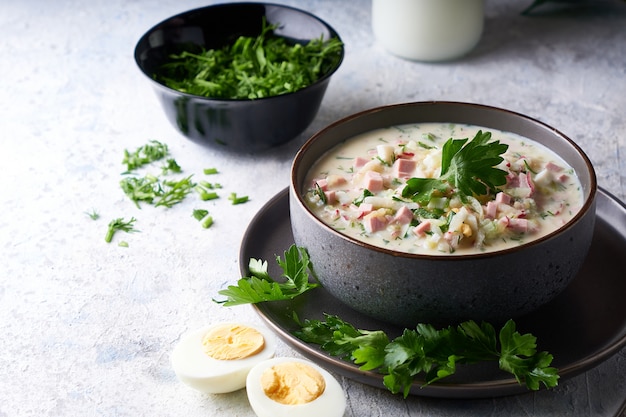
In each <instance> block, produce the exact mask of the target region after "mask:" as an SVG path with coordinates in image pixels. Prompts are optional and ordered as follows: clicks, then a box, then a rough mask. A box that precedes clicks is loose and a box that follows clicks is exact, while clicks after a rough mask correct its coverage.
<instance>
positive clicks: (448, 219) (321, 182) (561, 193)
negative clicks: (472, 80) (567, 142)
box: [304, 123, 583, 255]
mask: <svg viewBox="0 0 626 417" xmlns="http://www.w3.org/2000/svg"><path fill="white" fill-rule="evenodd" d="M485 134H490V135H491V137H490V138H489V137H488V135H485ZM479 136H482V139H483V140H482V142H481V143H482V147H479V148H476V147H474V153H471V151H470V148H471V146H470V144H472V142H474V140H475V137H479ZM452 139H454V142H455V143H456V147H455V146H452V144H450V143H449V145H450V146H449V147H444V144H445V143H446V142H452ZM459 139H467V142H465V143H464V144H463V143H462V142H460V141H459ZM449 140H450V141H449ZM477 143H478V141H476V142H475V144H477ZM459 144H463V146H462V147H461V146H460V145H459ZM465 148H467V149H465ZM443 149H446V151H445V152H443ZM451 149H453V150H454V152H452V153H451V152H450V150H451ZM496 149H498V150H499V151H496ZM500 151H501V152H500ZM455 153H456V154H457V155H456V156H455V157H454V158H456V159H454V161H453V162H450V161H451V158H450V156H449V155H451V154H455ZM497 156H499V157H500V158H501V159H502V160H501V161H499V160H498V159H497V158H496V159H495V161H496V162H495V163H494V159H493V158H495V157H497ZM442 160H446V161H448V162H446V163H445V164H444V165H445V167H444V169H442ZM444 170H445V172H446V175H442V171H444ZM481 175H482V176H483V178H487V179H488V180H487V181H483V180H482V179H481V178H480V176H481ZM495 178H499V179H498V180H496V179H495ZM491 180H493V181H491ZM496 183H497V184H498V185H495V184H496ZM305 184H306V185H307V186H306V190H305V195H304V199H305V201H306V202H307V204H308V205H309V207H310V208H311V210H312V211H313V212H314V213H315V214H316V215H317V216H318V217H319V218H320V219H321V220H322V221H323V222H324V223H326V224H328V225H329V226H330V227H332V228H334V229H336V230H337V231H339V232H341V233H344V234H346V235H348V236H351V237H353V238H355V239H358V240H360V241H363V242H366V243H369V244H372V245H375V246H380V247H383V248H386V249H390V250H395V251H401V252H407V253H419V254H430V255H432V254H463V253H476V252H486V251H496V250H501V249H505V248H508V247H512V246H516V245H520V244H523V243H526V242H528V241H530V240H533V239H536V238H539V237H541V236H544V235H546V234H548V233H550V232H552V231H554V230H555V229H557V228H559V227H560V226H562V225H563V224H565V223H566V222H568V221H569V220H570V219H571V218H572V217H573V216H574V215H575V214H576V213H577V212H578V211H579V210H580V208H581V207H582V205H583V194H582V187H581V184H580V181H579V180H578V178H577V176H576V173H575V172H574V170H573V169H572V168H571V167H570V166H569V165H567V163H565V161H563V160H562V159H561V158H560V157H559V156H557V155H556V154H554V153H553V152H552V151H550V150H549V149H547V148H546V147H544V146H543V145H541V144H538V143H536V142H534V141H531V140H529V139H527V138H524V137H522V136H519V135H517V134H513V133H509V132H503V131H498V130H494V129H488V128H484V127H479V126H470V125H460V124H439V123H420V124H411V125H402V126H394V127H390V128H385V129H379V130H374V131H371V132H367V133H365V134H361V135H358V136H355V137H353V138H350V139H348V140H346V141H345V142H343V143H341V144H339V145H337V146H336V147H335V148H333V149H332V150H330V151H329V152H328V153H326V154H325V155H324V156H323V157H322V158H321V159H320V160H319V161H318V162H317V163H316V165H314V166H313V167H312V169H311V170H310V172H309V173H308V176H307V178H306V183H305ZM414 184H416V185H414ZM481 184H482V188H483V189H484V191H485V192H484V193H483V192H478V193H477V192H476V190H479V191H480V189H481ZM415 186H417V187H418V188H417V190H418V191H419V192H415V190H416V188H415ZM468 187H471V188H468ZM475 187H477V188H475ZM467 190H470V192H467ZM464 191H465V192H464Z"/></svg>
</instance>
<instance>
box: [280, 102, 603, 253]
mask: <svg viewBox="0 0 626 417" xmlns="http://www.w3.org/2000/svg"><path fill="white" fill-rule="evenodd" d="M436 105H457V106H468V107H474V108H477V109H484V110H487V111H494V112H501V113H506V114H508V115H510V116H513V117H516V118H521V119H524V120H526V121H528V122H530V123H531V124H535V125H536V126H539V127H543V128H544V129H546V130H549V131H550V132H552V133H553V134H554V135H556V136H558V137H560V138H561V139H563V140H564V141H565V142H566V143H567V144H568V145H569V146H570V147H571V148H572V149H573V150H574V151H575V153H576V154H577V155H578V157H580V158H581V160H582V161H583V162H584V165H585V167H586V170H587V173H588V175H589V195H588V196H587V197H586V198H585V199H584V200H583V205H582V206H581V208H580V209H579V210H578V212H577V213H576V214H575V215H574V217H572V218H571V219H570V220H569V221H568V222H566V223H565V224H563V225H561V226H560V227H558V228H557V229H555V230H553V231H552V232H550V233H548V234H546V235H544V236H541V237H539V238H537V239H533V240H531V241H528V242H525V243H523V244H521V245H518V246H512V247H509V248H504V249H499V250H493V251H486V252H477V253H464V254H461V255H458V254H446V253H441V254H438V253H434V254H430V253H409V252H401V251H396V250H390V249H386V248H383V247H381V246H376V245H372V244H369V243H367V242H363V241H361V240H358V239H355V238H353V237H351V236H348V235H346V234H344V233H341V232H339V231H338V230H335V229H334V228H332V227H330V226H329V225H327V224H326V223H324V222H323V221H321V220H320V219H319V218H318V217H317V216H316V215H315V214H314V213H313V212H312V211H311V210H310V209H309V207H308V205H307V204H306V203H305V202H304V200H303V197H302V194H301V192H300V188H301V186H300V184H298V178H297V177H298V175H297V171H298V167H299V165H300V164H301V161H302V159H303V157H304V155H305V154H306V153H307V152H308V149H309V148H311V147H312V146H313V144H314V143H315V141H316V140H318V138H319V137H320V136H323V135H325V134H326V133H327V132H329V131H332V130H334V129H337V128H339V127H340V126H342V125H344V124H345V123H349V122H351V121H353V120H356V119H360V118H363V117H367V116H368V115H371V114H373V113H379V112H383V111H393V110H394V109H396V108H402V107H422V106H436ZM424 123H426V122H424ZM499 130H503V129H499ZM520 136H524V135H522V134H520ZM350 137H351V136H348V137H346V138H345V139H349V138H350ZM527 139H529V140H531V141H534V140H533V139H530V138H527ZM338 143H339V142H338ZM338 143H337V144H338ZM544 146H545V145H544ZM331 148H332V147H330V148H327V149H326V150H325V151H324V152H327V151H328V150H330V149H331ZM553 152H554V151H553ZM597 190H598V183H597V178H596V172H595V169H594V167H593V164H592V163H591V160H590V159H589V157H588V156H587V154H586V153H585V152H584V151H583V149H582V148H581V147H580V146H579V145H578V144H577V143H576V142H574V141H573V140H572V139H570V138H569V137H568V136H566V135H565V134H563V133H562V132H561V131H559V130H557V129H555V128H553V127H552V126H550V125H548V124H546V123H544V122H542V121H540V120H538V119H536V118H533V117H530V116H527V115H525V114H522V113H518V112H516V111H513V110H508V109H504V108H501V107H496V106H491V105H486V104H479V103H471V102H462V101H446V100H429V101H415V102H407V103H396V104H389V105H383V106H378V107H374V108H370V109H367V110H362V111H359V112H357V113H354V114H352V115H349V116H346V117H344V118H341V119H339V120H336V121H335V122H333V123H331V124H329V125H328V126H326V127H325V128H323V129H321V130H319V131H318V132H317V133H315V134H313V136H311V137H310V138H309V139H308V140H307V141H306V142H305V143H304V144H303V145H302V147H300V149H299V150H298V152H297V153H296V155H295V157H294V159H293V162H292V164H291V175H290V183H289V194H290V199H293V198H294V197H295V201H296V202H297V204H298V205H299V207H300V208H301V209H303V210H304V213H305V214H306V215H307V216H308V217H310V218H311V219H313V221H314V222H315V223H316V225H318V226H320V227H321V228H322V229H324V230H326V231H327V232H329V233H331V234H332V235H334V236H335V237H338V238H340V239H342V240H345V241H347V242H349V243H351V244H354V245H356V246H359V247H362V248H364V249H369V250H373V251H375V252H379V253H380V254H385V255H390V256H394V257H397V258H408V259H422V260H432V261H442V260H445V261H461V260H462V261H467V260H470V259H482V258H493V257H497V256H503V255H508V254H512V253H516V252H519V251H522V250H526V249H528V248H533V247H535V246H538V245H540V244H541V243H543V242H546V241H548V240H550V239H552V238H554V237H555V236H557V235H560V234H562V233H563V232H565V231H567V230H568V229H570V228H571V227H573V226H574V225H575V224H577V223H578V222H579V221H581V219H582V218H583V217H585V216H586V215H587V214H588V212H589V211H590V210H592V209H594V208H595V201H596V194H597ZM594 211H595V210H594ZM592 215H593V216H594V217H595V212H594V213H592Z"/></svg>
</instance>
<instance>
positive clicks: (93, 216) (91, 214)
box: [85, 209, 100, 220]
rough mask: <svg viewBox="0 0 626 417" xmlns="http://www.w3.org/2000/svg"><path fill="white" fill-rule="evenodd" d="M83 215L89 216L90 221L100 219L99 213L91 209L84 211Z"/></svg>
mask: <svg viewBox="0 0 626 417" xmlns="http://www.w3.org/2000/svg"><path fill="white" fill-rule="evenodd" d="M85 214H86V215H87V216H89V218H90V219H91V220H98V219H99V218H100V213H98V212H97V211H96V209H91V211H86V212H85Z"/></svg>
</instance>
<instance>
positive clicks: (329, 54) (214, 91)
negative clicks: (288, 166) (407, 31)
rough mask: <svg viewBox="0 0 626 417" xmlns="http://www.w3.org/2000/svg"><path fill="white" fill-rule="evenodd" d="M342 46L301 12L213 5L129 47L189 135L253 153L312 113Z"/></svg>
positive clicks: (301, 126) (285, 136)
mask: <svg viewBox="0 0 626 417" xmlns="http://www.w3.org/2000/svg"><path fill="white" fill-rule="evenodd" d="M343 56H344V48H343V44H342V42H341V39H340V37H339V35H338V33H337V32H336V31H335V30H334V29H333V28H332V27H331V26H329V25H328V24H327V23H326V22H324V21H323V20H321V19H319V18H317V17H316V16H314V15H312V14H311V13H308V12H306V11H303V10H299V9H296V8H293V7H288V6H282V5H277V4H269V3H230V4H217V5H212V6H208V7H203V8H199V9H194V10H190V11H187V12H184V13H181V14H178V15H176V16H173V17H171V18H169V19H166V20H164V21H162V22H161V23H159V24H157V25H155V26H154V27H152V28H151V29H150V30H149V31H148V32H146V33H145V34H144V35H143V36H142V37H141V39H140V40H139V42H138V43H137V46H136V48H135V61H136V63H137V65H138V66H139V69H140V70H141V71H142V72H143V73H144V74H145V75H146V76H147V77H148V79H149V80H150V81H151V82H152V85H153V87H154V90H155V92H156V94H157V97H158V99H159V100H160V102H161V104H162V106H163V109H164V110H165V114H166V115H167V117H168V119H169V120H170V122H171V123H172V124H173V125H174V126H175V127H176V129H177V130H178V131H180V132H181V133H182V134H183V135H184V136H186V137H187V138H189V139H191V140H194V141H196V142H200V143H203V144H208V145H211V146H215V147H220V148H224V149H230V150H234V151H242V152H257V151H261V150H265V149H268V148H271V147H273V146H278V145H281V144H284V143H286V142H288V141H290V140H292V139H294V138H296V137H297V136H298V135H299V134H301V133H302V132H303V131H304V130H305V129H306V128H307V127H308V126H309V125H310V124H311V122H312V121H313V119H314V118H315V116H316V114H317V112H318V110H319V108H320V105H321V102H322V99H323V97H324V94H325V92H326V89H327V87H328V84H329V82H330V78H331V76H332V74H334V73H335V71H336V70H337V69H338V68H339V66H340V65H341V62H342V60H343Z"/></svg>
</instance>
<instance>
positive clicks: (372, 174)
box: [363, 171, 384, 193]
mask: <svg viewBox="0 0 626 417" xmlns="http://www.w3.org/2000/svg"><path fill="white" fill-rule="evenodd" d="M363 181H364V183H363V187H364V188H367V189H368V190H370V191H371V192H373V193H375V192H378V191H382V190H383V188H384V187H383V176H382V175H380V173H379V172H376V171H367V172H366V173H365V176H364V178H363Z"/></svg>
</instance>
